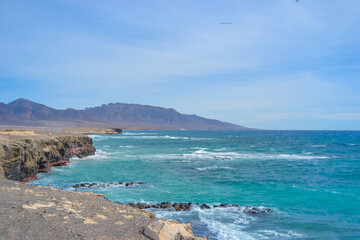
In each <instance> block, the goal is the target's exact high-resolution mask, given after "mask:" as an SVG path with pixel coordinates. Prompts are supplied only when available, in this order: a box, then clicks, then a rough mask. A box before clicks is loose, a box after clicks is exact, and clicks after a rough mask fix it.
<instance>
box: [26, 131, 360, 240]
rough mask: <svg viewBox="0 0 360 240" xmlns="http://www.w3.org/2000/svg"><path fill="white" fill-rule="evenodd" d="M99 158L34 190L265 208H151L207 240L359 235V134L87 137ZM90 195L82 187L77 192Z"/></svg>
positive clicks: (59, 172)
mask: <svg viewBox="0 0 360 240" xmlns="http://www.w3.org/2000/svg"><path fill="white" fill-rule="evenodd" d="M91 137H92V138H93V140H94V144H95V147H96V148H97V153H96V155H95V156H92V157H88V158H84V159H73V160H72V161H71V164H70V165H69V166H67V167H57V168H53V171H52V172H51V173H46V174H39V179H38V180H36V181H34V182H33V184H38V185H52V186H54V187H58V188H64V189H68V190H74V188H72V186H73V185H74V184H77V183H82V182H98V183H108V182H118V181H142V182H145V183H146V185H144V186H137V187H132V188H125V187H108V188H104V189H91V190H92V191H94V192H101V193H105V194H106V197H107V198H108V199H110V200H113V201H116V202H148V203H159V202H164V201H170V202H198V203H207V204H210V205H214V204H218V203H229V204H234V203H235V204H238V205H239V206H253V207H266V208H271V209H272V210H273V212H272V213H266V214H260V215H252V214H248V213H244V212H243V211H242V210H241V209H242V208H226V209H219V208H217V209H210V210H200V209H197V208H194V209H192V211H190V212H175V211H155V210H154V211H155V212H156V213H157V216H158V217H165V218H173V219H177V220H179V221H183V222H190V223H191V224H192V226H193V229H194V232H195V234H197V235H199V236H201V235H206V236H209V237H210V238H211V239H360V132H356V131H250V132H247V131H239V132H237V131H127V132H124V134H123V135H92V136H91ZM84 191H89V189H84Z"/></svg>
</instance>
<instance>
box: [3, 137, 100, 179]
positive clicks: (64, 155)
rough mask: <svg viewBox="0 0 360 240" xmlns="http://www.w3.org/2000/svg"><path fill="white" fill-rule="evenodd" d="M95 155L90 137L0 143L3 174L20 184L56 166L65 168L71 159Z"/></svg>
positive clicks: (14, 140)
mask: <svg viewBox="0 0 360 240" xmlns="http://www.w3.org/2000/svg"><path fill="white" fill-rule="evenodd" d="M94 154H95V147H94V146H93V144H92V139H91V138H90V137H87V136H58V137H53V138H50V137H48V138H19V139H12V140H11V141H2V142H1V143H0V164H1V165H0V168H2V169H0V174H1V172H3V175H5V177H6V178H9V179H12V180H19V181H31V180H34V179H36V175H37V173H38V172H47V171H49V170H50V168H51V167H52V166H64V165H67V163H69V158H71V157H79V158H82V157H86V156H89V155H94Z"/></svg>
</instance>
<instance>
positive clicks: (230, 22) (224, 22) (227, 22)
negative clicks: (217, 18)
mask: <svg viewBox="0 0 360 240" xmlns="http://www.w3.org/2000/svg"><path fill="white" fill-rule="evenodd" d="M220 24H232V23H231V22H221V23H220Z"/></svg>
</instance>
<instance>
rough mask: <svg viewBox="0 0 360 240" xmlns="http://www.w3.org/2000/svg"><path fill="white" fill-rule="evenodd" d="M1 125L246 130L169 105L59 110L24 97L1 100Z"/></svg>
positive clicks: (123, 105) (119, 105)
mask: <svg viewBox="0 0 360 240" xmlns="http://www.w3.org/2000/svg"><path fill="white" fill-rule="evenodd" d="M0 124H1V125H17V126H48V127H62V126H63V127H85V126H86V127H92V126H97V127H102V126H103V127H118V128H123V129H191V130H248V129H249V128H246V127H243V126H239V125H235V124H232V123H227V122H221V121H219V120H214V119H207V118H203V117H199V116H197V115H188V114H181V113H179V112H177V111H175V110H174V109H172V108H162V107H155V106H149V105H140V104H125V103H109V104H103V105H101V106H98V107H91V108H86V109H84V110H75V109H72V108H68V109H65V110H58V109H54V108H50V107H47V106H45V105H43V104H39V103H35V102H32V101H29V100H27V99H23V98H20V99H17V100H15V101H13V102H10V103H8V104H5V103H0Z"/></svg>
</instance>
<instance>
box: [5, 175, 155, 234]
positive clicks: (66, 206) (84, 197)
mask: <svg viewBox="0 0 360 240" xmlns="http://www.w3.org/2000/svg"><path fill="white" fill-rule="evenodd" d="M0 191H1V194H0V223H1V224H0V239H1V240H9V239H34V240H35V239H37V240H38V239H129V240H131V239H134V240H135V239H136V240H141V239H149V238H148V237H146V236H145V235H143V233H142V232H143V230H144V228H145V227H146V226H147V225H149V224H150V223H151V222H154V221H155V218H154V217H155V215H154V214H153V213H148V212H145V211H139V210H136V209H133V208H132V207H129V206H125V205H122V204H118V203H113V202H110V201H108V200H106V199H103V198H102V197H97V196H95V195H93V194H92V193H81V192H68V191H62V190H57V189H54V188H52V187H39V186H28V185H26V184H23V183H20V182H15V181H11V180H7V179H4V178H0Z"/></svg>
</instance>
